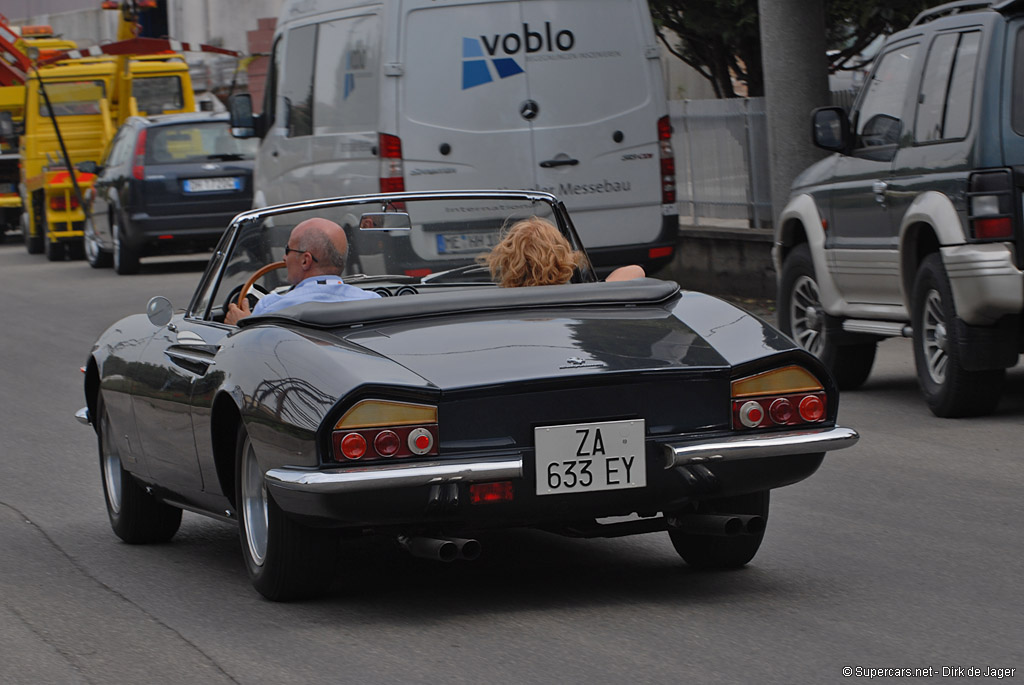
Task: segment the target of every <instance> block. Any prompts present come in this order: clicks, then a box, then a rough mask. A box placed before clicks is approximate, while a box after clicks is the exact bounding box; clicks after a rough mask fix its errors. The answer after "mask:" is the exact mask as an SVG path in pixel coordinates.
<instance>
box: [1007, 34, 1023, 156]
mask: <svg viewBox="0 0 1024 685" xmlns="http://www.w3.org/2000/svg"><path fill="white" fill-rule="evenodd" d="M1010 119H1011V121H1012V122H1013V130H1014V131H1016V132H1017V133H1019V134H1020V135H1022V136H1024V26H1022V27H1021V28H1020V29H1019V30H1018V31H1017V44H1016V46H1015V47H1014V52H1013V112H1012V113H1011V116H1010Z"/></svg>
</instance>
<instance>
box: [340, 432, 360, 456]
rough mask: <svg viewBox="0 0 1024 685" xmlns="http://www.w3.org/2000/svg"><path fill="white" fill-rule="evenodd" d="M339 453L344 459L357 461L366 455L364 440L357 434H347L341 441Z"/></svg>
mask: <svg viewBox="0 0 1024 685" xmlns="http://www.w3.org/2000/svg"><path fill="white" fill-rule="evenodd" d="M341 453H342V454H344V455H345V458H346V459H359V458H360V457H362V456H363V455H364V454H366V439H365V438H363V436H361V435H360V434H359V433H349V434H348V435H346V436H345V437H343V438H342V439H341Z"/></svg>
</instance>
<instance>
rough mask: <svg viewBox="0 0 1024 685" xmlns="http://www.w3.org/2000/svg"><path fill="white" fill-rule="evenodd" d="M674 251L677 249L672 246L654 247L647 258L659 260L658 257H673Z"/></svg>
mask: <svg viewBox="0 0 1024 685" xmlns="http://www.w3.org/2000/svg"><path fill="white" fill-rule="evenodd" d="M674 249H675V248H674V247H672V246H671V245H669V246H668V247H652V248H651V249H649V250H648V251H647V258H648V259H657V258H658V257H671V256H672V251H673V250H674Z"/></svg>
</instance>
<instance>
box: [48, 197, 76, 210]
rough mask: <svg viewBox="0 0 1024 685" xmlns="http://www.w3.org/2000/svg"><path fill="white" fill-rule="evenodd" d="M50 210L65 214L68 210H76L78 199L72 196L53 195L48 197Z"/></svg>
mask: <svg viewBox="0 0 1024 685" xmlns="http://www.w3.org/2000/svg"><path fill="white" fill-rule="evenodd" d="M50 209H52V210H53V211H55V212H66V211H68V210H69V209H72V210H73V209H78V198H77V197H75V196H74V195H71V196H70V197H69V196H68V195H67V194H65V195H53V196H51V197H50Z"/></svg>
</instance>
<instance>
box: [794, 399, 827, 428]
mask: <svg viewBox="0 0 1024 685" xmlns="http://www.w3.org/2000/svg"><path fill="white" fill-rule="evenodd" d="M800 416H801V417H802V418H803V420H804V421H808V422H811V421H821V420H822V419H823V418H825V405H824V403H822V401H821V399H820V398H818V397H817V396H816V395H808V396H807V397H805V398H803V399H802V400H800Z"/></svg>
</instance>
